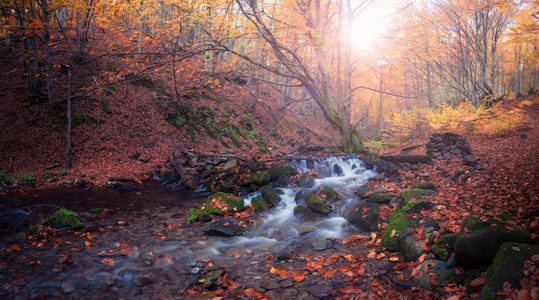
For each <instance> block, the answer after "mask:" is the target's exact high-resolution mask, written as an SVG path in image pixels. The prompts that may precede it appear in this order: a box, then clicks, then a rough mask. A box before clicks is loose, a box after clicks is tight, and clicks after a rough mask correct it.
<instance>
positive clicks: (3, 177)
mask: <svg viewBox="0 0 539 300" xmlns="http://www.w3.org/2000/svg"><path fill="white" fill-rule="evenodd" d="M0 182H3V183H10V182H11V177H10V176H7V175H6V174H4V173H3V172H0Z"/></svg>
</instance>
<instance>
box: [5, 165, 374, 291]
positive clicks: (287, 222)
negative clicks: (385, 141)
mask: <svg viewBox="0 0 539 300" xmlns="http://www.w3.org/2000/svg"><path fill="white" fill-rule="evenodd" d="M291 165H292V166H294V167H295V168H297V169H298V171H301V172H315V173H317V174H318V178H316V179H315V185H314V186H313V187H311V188H276V189H277V190H278V191H279V192H280V193H281V195H280V196H281V202H280V203H279V205H277V207H276V208H274V209H272V210H271V211H269V212H267V213H266V214H263V215H261V216H259V217H258V219H257V220H255V224H256V226H255V228H254V230H252V231H251V232H250V233H249V234H247V235H246V236H242V237H232V238H224V237H216V236H207V235H205V234H204V233H203V232H202V231H201V229H200V226H198V225H195V224H189V223H188V222H186V220H187V216H188V214H187V212H188V210H189V209H190V208H191V207H195V206H196V205H199V204H201V203H202V202H203V201H204V199H205V198H206V197H207V193H192V192H191V193H187V192H185V191H177V190H170V189H165V188H163V187H161V186H159V184H157V183H151V184H147V185H145V187H144V189H143V190H130V189H127V190H125V189H124V190H118V189H110V188H92V189H90V190H88V191H85V190H83V189H51V190H42V191H35V192H32V193H29V194H14V195H8V196H3V197H1V198H0V205H1V206H0V208H1V209H2V210H3V211H6V210H7V209H12V208H17V207H19V208H20V207H24V206H32V205H35V204H37V203H41V204H42V203H50V204H54V205H55V206H63V207H66V208H67V209H71V210H73V211H76V212H81V215H82V216H83V217H85V219H86V217H88V218H89V219H87V220H88V221H89V222H90V223H96V224H98V225H100V226H101V227H102V229H103V230H100V231H96V232H93V233H91V236H88V237H86V236H82V237H80V236H73V235H72V234H71V235H70V234H68V233H65V234H64V235H63V236H62V232H60V233H59V235H60V236H59V239H58V240H57V242H58V241H59V240H61V241H62V242H60V243H57V244H55V245H54V246H53V247H52V248H48V249H49V251H48V252H47V251H45V250H46V248H40V247H35V246H34V247H33V248H29V249H30V250H28V251H27V252H25V257H26V258H25V260H27V261H28V262H30V261H39V262H40V263H39V266H38V268H39V269H40V270H36V266H37V265H35V264H33V265H32V267H28V270H29V271H28V274H26V276H27V277H28V278H29V279H28V280H27V282H28V283H27V284H26V285H25V289H26V290H25V292H26V293H27V294H25V295H26V296H28V297H31V298H33V297H38V296H42V295H48V296H58V295H59V294H62V293H64V294H65V293H66V290H67V293H68V294H69V293H72V294H70V295H72V296H73V298H81V299H83V298H95V297H92V296H90V297H88V295H89V294H87V292H85V291H88V290H91V291H93V292H96V293H99V292H102V293H104V294H106V293H110V292H111V291H114V292H115V293H117V295H120V296H125V295H128V296H129V295H130V293H135V290H137V289H138V291H137V293H142V291H141V289H140V287H141V286H145V284H146V282H153V285H154V286H155V285H161V286H162V287H161V292H160V293H161V295H162V296H166V294H164V293H165V291H166V290H167V289H170V288H166V287H168V286H175V287H176V286H178V284H179V285H183V284H185V282H189V280H191V279H190V278H191V276H193V274H196V272H198V269H200V268H202V267H203V265H204V264H203V263H201V261H212V262H213V263H214V264H215V265H218V266H222V267H226V268H228V269H230V268H239V269H238V271H239V273H240V275H238V276H242V275H245V276H250V277H249V278H258V277H259V276H256V274H259V273H260V272H263V270H265V267H263V266H262V261H263V259H264V256H265V255H268V254H275V255H277V254H279V253H290V252H291V250H290V249H294V251H296V253H297V252H298V251H299V250H298V249H305V250H306V251H312V243H314V242H317V241H321V240H322V241H323V240H325V239H327V238H331V239H344V238H346V237H347V236H349V235H351V234H356V233H357V232H358V231H357V229H355V228H354V227H353V226H351V225H349V224H348V222H347V221H346V220H345V219H344V218H343V217H342V215H343V211H344V210H346V207H347V206H348V205H350V204H353V203H354V202H355V201H356V196H355V195H354V194H353V191H354V190H355V189H356V188H357V187H359V186H361V185H363V184H365V183H366V181H367V180H368V179H369V178H371V177H373V176H375V173H374V172H373V171H371V170H367V169H366V168H365V166H364V164H363V162H362V161H360V160H359V159H357V158H355V157H332V158H327V159H320V160H309V161H306V160H302V161H294V162H292V163H291ZM322 186H324V187H333V188H334V189H335V190H336V191H337V193H338V194H339V200H338V201H337V202H335V203H333V204H332V205H333V206H334V210H333V212H332V214H331V215H330V216H327V217H320V218H317V219H315V220H311V221H309V222H304V221H302V220H301V219H299V218H297V217H295V216H294V213H293V209H294V207H295V206H296V205H297V203H296V198H297V195H298V193H305V192H311V191H316V190H318V189H319V188H320V187H322ZM255 196H260V193H253V194H250V195H246V196H245V203H246V204H245V205H248V204H249V203H250V200H251V198H253V197H255ZM92 207H106V208H109V209H111V210H112V212H111V213H109V214H107V215H106V216H105V217H104V218H103V219H101V218H100V217H97V218H96V217H95V216H94V217H93V219H92V218H90V217H91V216H90V215H89V214H88V213H87V210H88V209H90V208H92ZM84 211H86V213H82V212H84ZM120 221H121V222H123V223H121V224H125V225H122V226H119V225H118V224H120V223H119V222H120ZM307 227H308V228H309V230H304V229H305V228H307ZM300 232H301V233H303V234H301V233H300ZM2 244H3V242H2ZM0 246H1V247H9V245H7V246H6V245H5V244H4V245H0ZM302 247H303V248H302ZM309 249H311V250H309ZM60 253H71V254H70V258H69V261H70V262H71V263H70V264H69V265H68V266H65V263H61V264H59V263H58V255H60ZM106 259H110V260H109V261H108V262H111V261H113V262H114V263H104V262H105V261H106ZM8 260H9V258H8ZM19 267H20V266H19ZM257 268H258V269H257ZM5 272H9V271H8V269H5ZM3 276H4V278H6V276H7V277H8V276H11V275H9V274H3ZM0 279H1V277H0ZM72 288H73V289H74V290H75V291H76V292H71V291H70V290H71V289H72ZM156 289H158V287H156ZM180 289H181V287H180ZM77 291H78V293H77ZM176 292H177V291H176ZM85 293H86V294H85ZM151 293H152V294H151V295H157V294H156V291H155V290H153V291H151ZM91 295H93V296H95V295H94V294H91ZM131 296H135V294H133V295H131ZM104 298H106V297H104Z"/></svg>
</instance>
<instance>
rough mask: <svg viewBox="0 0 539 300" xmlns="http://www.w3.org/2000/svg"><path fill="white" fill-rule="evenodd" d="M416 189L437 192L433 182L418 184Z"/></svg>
mask: <svg viewBox="0 0 539 300" xmlns="http://www.w3.org/2000/svg"><path fill="white" fill-rule="evenodd" d="M414 189H422V190H431V191H435V190H436V185H434V183H432V182H429V181H425V182H421V183H419V184H416V185H415V186H414Z"/></svg>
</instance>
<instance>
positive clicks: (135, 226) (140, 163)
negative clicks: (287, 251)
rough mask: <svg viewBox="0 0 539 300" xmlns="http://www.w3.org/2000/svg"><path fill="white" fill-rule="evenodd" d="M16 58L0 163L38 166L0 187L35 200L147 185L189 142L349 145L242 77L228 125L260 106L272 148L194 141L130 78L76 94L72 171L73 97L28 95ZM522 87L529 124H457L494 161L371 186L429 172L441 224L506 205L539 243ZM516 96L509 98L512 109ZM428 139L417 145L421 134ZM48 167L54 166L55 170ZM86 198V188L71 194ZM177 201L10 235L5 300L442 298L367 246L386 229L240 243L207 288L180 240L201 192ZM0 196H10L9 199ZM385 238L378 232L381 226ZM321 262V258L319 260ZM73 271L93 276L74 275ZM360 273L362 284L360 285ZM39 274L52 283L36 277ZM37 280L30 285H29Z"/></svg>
mask: <svg viewBox="0 0 539 300" xmlns="http://www.w3.org/2000/svg"><path fill="white" fill-rule="evenodd" d="M15 66H20V61H19V60H17V59H16V58H15V57H14V56H9V55H1V56H0V72H1V73H2V76H0V86H1V90H0V114H1V115H0V117H1V119H2V123H1V124H0V135H1V138H0V171H4V172H5V173H7V175H17V174H30V175H32V176H33V177H34V180H30V181H26V182H25V181H24V180H23V179H24V178H22V177H21V181H20V185H19V186H18V187H16V188H15V187H13V186H10V185H4V186H2V193H3V194H4V195H3V196H2V198H3V199H4V200H5V201H8V200H6V199H8V198H9V199H15V198H17V199H18V198H25V199H27V198H32V197H33V198H36V200H35V201H38V202H39V198H40V197H41V196H39V195H41V194H40V193H41V192H40V191H38V190H43V191H42V192H47V190H48V189H49V188H51V187H57V186H72V185H73V183H76V182H78V181H81V180H85V181H90V182H92V183H93V185H94V186H96V187H95V188H96V189H97V188H98V186H101V185H104V184H105V182H107V181H108V180H109V179H110V178H113V177H128V178H132V179H136V180H137V181H139V180H140V181H143V180H146V179H151V178H152V177H153V176H154V174H155V173H156V172H158V171H159V170H161V169H163V168H165V167H164V166H165V165H166V162H167V159H168V155H169V152H170V150H171V149H174V148H178V147H188V148H189V149H191V150H199V151H207V152H216V153H219V152H221V151H222V150H228V151H234V152H235V153H237V154H238V155H242V156H245V157H248V156H263V155H264V156H272V155H278V154H280V153H292V152H294V151H298V150H301V149H302V148H305V147H308V146H323V147H326V146H337V145H338V141H335V140H334V139H331V137H332V136H335V135H336V132H335V130H333V129H331V128H329V127H328V126H327V125H326V124H325V122H324V121H323V120H322V119H321V117H320V116H318V115H317V114H316V113H313V112H304V113H305V118H304V119H303V120H301V122H302V124H299V125H298V124H295V125H291V123H292V122H291V120H297V119H298V118H294V117H293V116H294V113H293V111H289V112H285V113H283V114H284V115H283V116H280V118H276V117H274V116H273V114H275V111H276V107H277V104H276V103H274V102H271V101H269V100H267V99H263V100H259V99H253V98H252V97H250V95H242V94H241V93H240V94H237V95H236V94H234V92H235V90H237V89H238V87H237V86H232V85H231V87H230V91H225V92H223V93H224V94H226V95H228V97H230V98H234V99H238V100H237V101H238V102H230V103H227V104H231V105H228V106H232V107H234V105H235V107H237V108H239V107H247V108H248V109H246V110H241V109H236V114H235V116H232V117H230V122H232V123H236V124H239V121H240V120H241V119H242V118H244V117H251V116H253V115H254V116H257V117H256V122H257V127H258V128H263V129H266V131H268V132H266V133H267V134H265V135H264V136H265V137H266V138H267V139H268V145H267V148H265V149H261V148H259V147H253V148H248V147H246V146H242V147H241V148H225V147H223V145H222V143H221V141H219V140H213V139H211V138H207V137H206V138H203V137H202V136H199V137H200V138H199V139H196V140H193V139H189V137H188V136H187V135H186V134H185V133H183V132H180V131H179V130H178V129H176V128H175V127H173V126H172V125H170V124H169V123H168V122H166V121H165V120H164V118H163V112H162V110H160V107H159V103H158V102H157V101H156V97H155V95H154V94H153V91H152V89H150V88H148V87H145V86H141V85H137V84H132V83H128V84H123V85H119V86H118V87H116V88H115V89H114V90H111V91H109V92H107V91H100V90H97V92H96V93H95V94H94V96H93V97H90V98H85V97H79V98H76V99H74V103H73V111H74V115H76V116H79V117H80V116H85V119H86V121H85V122H83V123H82V124H79V125H76V126H75V127H74V128H73V137H72V140H73V150H74V156H73V167H72V169H71V170H70V171H69V172H68V173H67V174H65V173H62V170H64V169H65V142H64V141H65V126H66V122H65V111H64V110H65V106H63V105H49V104H44V103H38V104H32V103H30V102H29V101H28V99H27V97H25V96H23V95H25V82H24V80H23V79H22V78H23V77H22V73H21V72H20V71H18V70H20V68H16V67H15ZM96 68H97V67H96ZM98 69H99V68H97V69H95V70H94V73H97V72H98ZM74 72H77V71H76V70H75V71H74ZM81 72H82V71H81ZM80 74H81V75H80V76H79V78H80V80H83V81H85V82H86V83H87V82H91V81H93V80H94V78H93V76H94V75H95V74H94V75H92V74H86V75H84V76H83V75H82V73H80ZM95 76H97V75H95ZM186 78H189V77H188V76H186ZM204 84H205V82H204V83H200V84H195V83H193V84H191V85H190V86H187V84H184V85H185V90H183V92H184V94H187V93H188V92H189V91H190V90H193V89H194V90H197V89H199V90H198V91H200V89H201V88H202V86H203V85H204ZM224 89H225V90H226V88H224ZM236 96H237V98H235V97H236ZM525 97H526V98H523V99H529V100H531V101H532V102H534V103H535V104H534V105H532V106H531V107H529V108H528V109H527V110H526V112H525V113H526V114H527V115H528V117H529V120H530V122H529V124H527V125H526V126H525V127H521V128H519V129H517V130H514V131H510V132H504V133H502V134H498V135H495V136H485V135H477V134H470V133H468V132H466V131H465V130H461V131H457V132H458V133H460V134H462V135H463V136H464V137H465V138H466V139H467V140H468V142H469V143H470V144H471V147H472V149H473V154H474V155H475V156H476V158H477V159H478V160H477V161H478V162H479V163H480V164H481V166H483V167H484V169H483V170H474V169H470V168H468V167H466V166H464V165H463V162H462V159H461V158H459V157H456V158H454V159H451V160H449V161H442V160H435V161H434V162H432V163H429V164H420V165H418V167H417V168H403V169H400V170H399V172H398V176H397V178H395V177H393V178H378V179H377V180H375V181H372V182H369V183H368V185H369V186H383V187H385V188H387V189H388V190H390V191H395V192H398V191H400V190H402V189H405V188H409V187H411V186H413V185H414V184H416V183H418V182H422V181H426V180H428V181H432V182H434V183H435V184H436V185H437V186H438V194H437V196H436V199H435V200H436V201H440V202H444V203H446V204H447V205H448V209H447V210H445V212H444V213H441V214H439V215H437V216H436V218H437V220H439V221H441V224H443V225H442V229H441V230H442V231H445V232H453V233H458V231H459V229H460V227H461V225H462V221H463V220H464V218H465V216H467V215H469V214H470V213H471V212H475V211H481V210H497V211H503V212H507V213H509V214H511V215H512V216H514V217H515V218H516V219H517V220H518V221H519V222H521V223H522V224H524V225H525V227H526V228H527V229H528V230H529V231H531V232H532V238H533V242H534V243H535V244H537V243H538V242H539V240H538V234H539V210H538V203H539V196H538V195H539V185H538V182H539V180H538V177H539V176H538V174H539V170H538V168H539V161H538V158H539V153H538V152H539V150H538V147H537V145H539V126H538V125H539V124H538V123H539V105H538V104H537V101H536V98H537V97H538V96H537V95H528V96H525ZM523 99H518V100H519V101H521V100H523ZM103 100H107V102H108V104H109V106H110V110H111V112H110V113H108V112H107V111H106V110H105V109H104V108H103V106H102V104H101V103H102V102H103ZM188 100H189V99H187V98H186V101H188ZM227 101H229V100H227ZM191 102H192V103H191V104H192V105H193V106H196V107H202V106H204V105H205V106H208V107H211V108H212V109H213V110H214V111H216V112H218V114H219V116H220V117H224V116H225V114H224V113H225V109H224V105H223V104H222V103H217V102H215V101H212V100H209V99H204V98H197V99H191ZM511 103H512V102H511V101H508V102H507V105H512V104H511ZM270 108H271V109H270ZM296 112H297V111H296ZM283 120H286V122H285V121H283ZM298 122H299V121H298ZM283 123H286V124H284V125H283ZM300 125H301V126H300ZM267 128H277V129H279V130H277V131H278V133H279V135H272V134H270V133H269V131H270V130H267ZM427 142H428V140H421V141H413V142H412V144H415V145H417V144H426V143H427ZM424 151H425V148H424V147H420V148H418V149H416V150H414V152H412V153H411V154H424ZM399 152H400V150H399V149H398V148H384V149H382V150H381V152H380V154H389V153H391V154H399ZM137 154H138V155H137ZM135 156H136V158H135ZM49 167H51V168H49ZM51 173H54V175H53V176H51ZM61 173H62V174H61ZM92 189H93V188H92ZM81 192H82V193H84V191H80V189H79V191H78V192H77V193H81ZM88 192H90V191H88ZM35 195H38V196H35ZM77 195H78V194H77ZM79 196H80V197H84V196H82V195H78V196H74V197H79ZM164 198H166V197H164ZM156 199H157V198H156ZM104 200H105V199H96V201H104ZM167 201H168V200H166V199H164V200H162V202H160V201H157V200H156V201H155V202H153V201H152V202H151V204H152V205H150V204H149V203H148V201H143V200H139V201H138V202H133V203H131V204H132V205H131V206H126V207H110V208H109V209H110V211H107V212H105V213H103V214H101V215H98V217H97V219H96V220H98V222H100V225H101V226H102V230H100V231H98V232H96V233H80V232H76V233H75V232H72V231H46V232H44V233H43V234H44V236H41V237H39V238H38V239H34V240H27V241H25V242H14V241H13V240H10V241H9V242H8V243H6V244H4V243H3V244H2V250H1V254H2V261H1V262H0V264H1V266H2V269H3V271H2V273H1V274H0V279H1V282H2V283H3V285H2V292H1V293H0V297H17V295H20V296H19V297H22V298H25V297H39V296H40V294H39V293H37V294H28V291H29V290H32V291H36V290H43V291H50V293H51V294H50V295H51V296H53V297H66V298H73V299H75V298H77V299H82V298H85V297H87V298H100V297H101V298H103V299H105V298H107V297H109V296H110V294H111V293H112V294H113V295H116V296H118V297H128V298H129V297H139V298H141V297H154V298H158V297H165V298H166V297H168V298H173V297H186V298H193V299H195V298H199V297H202V296H203V297H206V298H213V297H221V296H223V297H232V296H234V291H236V293H241V295H243V296H245V297H253V298H256V297H258V296H262V295H263V294H262V293H265V294H264V295H265V296H266V297H270V298H294V297H299V298H302V299H308V298H309V297H310V298H322V297H329V298H334V297H337V296H343V297H345V296H346V295H347V294H349V295H355V294H357V295H359V294H361V295H366V296H367V295H371V296H374V297H380V298H382V297H383V296H384V295H386V296H387V297H390V298H391V297H392V296H395V297H398V296H399V295H400V296H406V297H409V298H414V297H415V298H443V297H444V296H441V294H438V293H435V292H434V291H432V290H429V289H405V288H403V287H399V286H396V285H395V283H394V282H392V280H391V276H388V272H392V270H395V266H394V265H393V266H392V265H388V264H387V260H384V259H383V258H384V256H387V257H389V256H391V255H393V256H394V254H390V253H387V254H383V252H382V253H377V255H375V256H372V255H371V256H370V255H369V253H370V252H369V251H368V250H367V248H368V247H369V246H376V244H377V239H376V238H375V239H374V240H371V241H369V238H368V237H367V236H363V237H360V238H358V237H356V239H355V240H354V239H352V240H348V241H345V242H342V243H337V245H336V246H335V248H333V249H331V251H328V252H324V253H323V254H322V253H314V252H313V250H312V249H310V248H308V247H302V246H298V249H295V251H296V252H294V253H293V255H292V254H291V255H289V256H287V257H288V258H289V259H284V260H283V259H279V260H277V257H275V256H264V255H263V256H256V255H255V256H253V254H252V253H249V252H245V253H243V252H240V251H239V250H238V249H235V251H239V252H238V256H237V259H238V265H234V266H232V267H231V266H230V265H228V263H229V262H224V263H223V265H220V266H218V267H222V268H223V269H224V270H225V273H226V276H221V277H220V278H221V279H220V282H218V283H217V287H216V288H213V289H209V292H208V291H203V290H197V289H193V287H192V286H190V285H189V284H185V283H186V282H189V280H191V279H190V278H191V277H190V273H191V272H190V269H191V268H198V267H199V266H196V265H193V266H191V265H185V263H186V261H189V259H190V257H184V256H182V255H192V254H193V253H192V252H190V253H182V251H181V249H183V247H184V246H185V245H183V244H178V242H177V241H178V240H182V239H184V240H185V242H186V243H193V242H194V241H195V240H197V239H199V238H200V234H201V233H200V228H199V227H197V226H198V225H196V224H195V225H194V224H190V223H188V222H186V218H187V215H186V211H187V210H188V209H189V208H190V207H192V205H194V204H195V203H198V202H194V203H190V204H189V205H191V206H189V205H187V206H185V205H184V206H175V205H172V204H170V203H169V202H167ZM193 201H201V200H200V199H194V200H193ZM105 203H106V201H105ZM154 204H155V205H154ZM2 205H7V206H6V207H12V206H13V204H12V203H7V202H6V203H3V204H2ZM16 206H17V205H16V204H15V206H13V207H16ZM81 209H87V208H81ZM390 212H391V211H390V209H389V208H384V207H382V208H381V212H380V217H381V218H382V219H385V218H387V216H388V215H389V214H390ZM178 214H179V216H178ZM88 217H89V216H88ZM375 234H378V235H380V232H376V233H375ZM204 239H208V237H205V238H204ZM204 239H203V240H200V239H199V242H202V243H204V242H205V241H204ZM209 239H211V238H209ZM157 242H163V243H164V244H159V245H160V247H156V248H155V251H158V252H155V253H153V254H152V252H150V253H148V252H146V253H144V254H143V253H142V251H139V250H140V249H142V247H150V245H154V244H156V243H157ZM167 242H168V243H169V244H167ZM368 243H370V244H368ZM201 245H202V244H201ZM190 251H191V250H190ZM192 251H195V252H196V250H192ZM382 254H383V255H382ZM119 258H120V260H121V262H120V261H119V260H118V259H119ZM313 258H316V259H315V260H314V261H313V260H312V259H313ZM360 258H361V259H362V260H361V261H360V260H359V259H360ZM124 260H125V261H124ZM115 261H116V266H114V264H115ZM178 261H182V263H183V264H184V265H181V266H179V267H176V268H175V267H174V266H175V264H174V262H178ZM268 262H274V263H271V264H270V263H268ZM314 262H317V263H314ZM362 264H365V265H362ZM96 265H98V266H99V267H96ZM358 266H361V268H358ZM367 266H368V267H367ZM204 267H207V266H204ZM399 267H400V268H405V267H406V264H404V263H399ZM201 268H202V266H201ZM84 269H86V271H85V270H84ZM397 269H398V268H397ZM283 270H284V271H283ZM358 270H367V271H364V272H359V271H358ZM373 270H374V271H373ZM337 271H338V272H337ZM42 272H44V273H42ZM350 272H351V273H350ZM40 274H48V275H47V278H50V280H48V281H40V280H41V279H43V275H40ZM221 275H222V274H221ZM337 275H338V276H337ZM279 276H281V277H279ZM481 276H483V277H484V274H483V275H481V274H479V275H478V277H481ZM74 277H78V278H84V280H82V279H81V280H78V281H77V280H73V279H72V278H74ZM354 277H355V278H358V281H353V280H352V279H353V278H354ZM66 278H70V280H66ZM38 279H40V280H38ZM103 280H104V281H103ZM253 281H256V282H255V283H256V284H258V283H259V282H265V283H266V287H265V288H261V289H255V288H254V287H253V286H255V285H254V283H253ZM38 282H39V283H40V284H42V285H41V286H39V285H36V284H37V283H38ZM30 286H31V287H32V289H27V291H26V292H25V289H26V288H28V287H30ZM133 286H134V287H135V288H133ZM440 288H441V289H442V290H444V291H445V293H446V294H443V295H445V296H448V295H451V294H455V293H456V292H457V293H461V295H465V297H469V298H474V297H476V296H477V290H472V291H466V294H464V292H465V291H464V288H463V287H459V286H454V285H452V286H444V287H440ZM88 293H90V294H88ZM88 295H91V296H88Z"/></svg>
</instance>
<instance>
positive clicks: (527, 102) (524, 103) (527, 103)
mask: <svg viewBox="0 0 539 300" xmlns="http://www.w3.org/2000/svg"><path fill="white" fill-rule="evenodd" d="M532 105H533V102H532V101H530V100H524V101H521V102H520V103H519V105H518V106H519V108H527V107H529V106H532Z"/></svg>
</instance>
